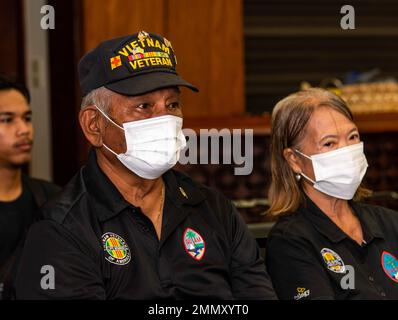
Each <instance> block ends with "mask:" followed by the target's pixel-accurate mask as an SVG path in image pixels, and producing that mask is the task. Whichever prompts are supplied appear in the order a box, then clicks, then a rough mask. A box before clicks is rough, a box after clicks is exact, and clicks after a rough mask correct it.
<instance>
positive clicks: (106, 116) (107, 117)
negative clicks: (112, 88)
mask: <svg viewBox="0 0 398 320" xmlns="http://www.w3.org/2000/svg"><path fill="white" fill-rule="evenodd" d="M94 107H95V108H96V109H97V110H98V111H99V112H101V114H102V115H103V116H104V117H105V118H106V119H108V120H109V121H110V122H112V123H113V124H114V125H115V126H116V127H118V128H120V129H122V130H123V131H124V128H123V127H121V126H119V125H118V124H117V123H116V122H115V121H113V120H112V119H111V118H109V116H108V115H107V114H106V113H105V112H104V111H102V110H101V109H100V108H98V107H97V106H96V105H95V104H94Z"/></svg>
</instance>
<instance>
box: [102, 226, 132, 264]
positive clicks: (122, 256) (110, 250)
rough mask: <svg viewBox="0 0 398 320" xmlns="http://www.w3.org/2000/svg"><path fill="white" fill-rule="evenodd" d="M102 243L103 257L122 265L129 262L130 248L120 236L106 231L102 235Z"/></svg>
mask: <svg viewBox="0 0 398 320" xmlns="http://www.w3.org/2000/svg"><path fill="white" fill-rule="evenodd" d="M102 245H103V247H104V252H105V259H106V260H108V261H109V262H110V263H113V264H116V265H119V266H123V265H125V264H128V263H129V262H130V259H131V253H130V248H129V246H128V245H127V243H126V241H124V239H123V238H122V237H121V236H119V235H117V234H115V233H112V232H107V233H105V234H103V236H102Z"/></svg>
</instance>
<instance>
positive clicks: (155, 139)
mask: <svg viewBox="0 0 398 320" xmlns="http://www.w3.org/2000/svg"><path fill="white" fill-rule="evenodd" d="M95 107H96V108H97V109H98V111H99V112H101V114H102V115H103V116H104V117H105V118H107V119H108V120H109V121H110V122H111V123H112V124H114V125H115V126H117V127H118V128H120V129H121V130H124V135H125V138H126V147H127V150H126V152H125V153H120V154H117V153H116V152H114V151H113V150H111V149H110V148H109V147H108V146H106V145H105V144H103V145H104V147H105V148H106V149H108V150H109V151H110V152H112V153H113V154H114V155H116V157H117V158H118V159H119V161H120V162H121V163H122V164H123V165H124V166H125V167H126V168H128V169H129V170H130V171H132V172H134V173H135V174H136V175H138V176H140V177H141V178H144V179H157V178H159V177H160V176H161V175H162V174H163V173H165V172H166V171H167V170H169V169H171V168H172V167H174V166H175V164H176V163H177V161H178V160H179V158H180V152H181V150H182V149H184V148H185V146H186V140H185V136H184V134H183V132H182V118H180V117H176V116H172V115H166V116H161V117H156V118H149V119H144V120H138V121H132V122H126V123H123V127H121V126H119V125H118V124H117V123H115V122H114V121H113V120H112V119H110V118H109V117H108V115H107V114H105V112H103V111H102V110H101V109H100V108H98V107H97V106H95Z"/></svg>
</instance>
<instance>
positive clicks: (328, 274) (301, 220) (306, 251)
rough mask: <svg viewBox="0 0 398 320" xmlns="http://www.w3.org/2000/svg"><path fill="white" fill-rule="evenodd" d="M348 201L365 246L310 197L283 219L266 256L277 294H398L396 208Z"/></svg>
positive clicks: (341, 296) (374, 296)
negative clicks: (349, 234) (348, 233)
mask: <svg viewBox="0 0 398 320" xmlns="http://www.w3.org/2000/svg"><path fill="white" fill-rule="evenodd" d="M350 205H351V207H352V209H353V211H354V212H355V214H356V215H357V217H358V218H359V221H360V223H361V226H362V230H363V235H364V241H365V243H363V244H362V245H359V244H358V243H357V242H355V241H354V240H353V239H351V238H350V237H349V236H347V235H346V234H345V233H344V232H343V231H342V230H341V229H340V228H339V227H337V226H336V224H334V223H333V222H332V221H331V220H330V219H329V217H327V216H326V215H325V214H324V213H323V212H322V211H321V210H320V209H319V208H318V207H317V206H316V205H315V204H314V203H313V202H312V201H311V200H310V199H308V198H307V200H306V205H303V206H301V207H300V208H299V210H298V211H297V212H296V213H294V214H292V215H289V216H285V217H282V218H280V219H279V221H278V222H277V223H276V225H275V226H274V228H273V229H272V230H271V232H270V236H269V239H268V242H267V257H266V263H267V267H268V272H269V274H270V276H271V279H272V281H273V284H274V287H275V291H276V293H277V295H278V297H279V298H281V299H295V300H302V299H398V260H397V258H398V213H397V212H395V211H392V210H389V209H386V208H382V207H377V206H371V205H367V204H362V203H355V202H352V201H350ZM342 283H343V285H342Z"/></svg>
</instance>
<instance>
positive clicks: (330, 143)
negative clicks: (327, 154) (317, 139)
mask: <svg viewBox="0 0 398 320" xmlns="http://www.w3.org/2000/svg"><path fill="white" fill-rule="evenodd" d="M333 145H334V142H333V141H328V142H325V143H324V144H323V146H324V147H328V148H330V147H332V146H333Z"/></svg>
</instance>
